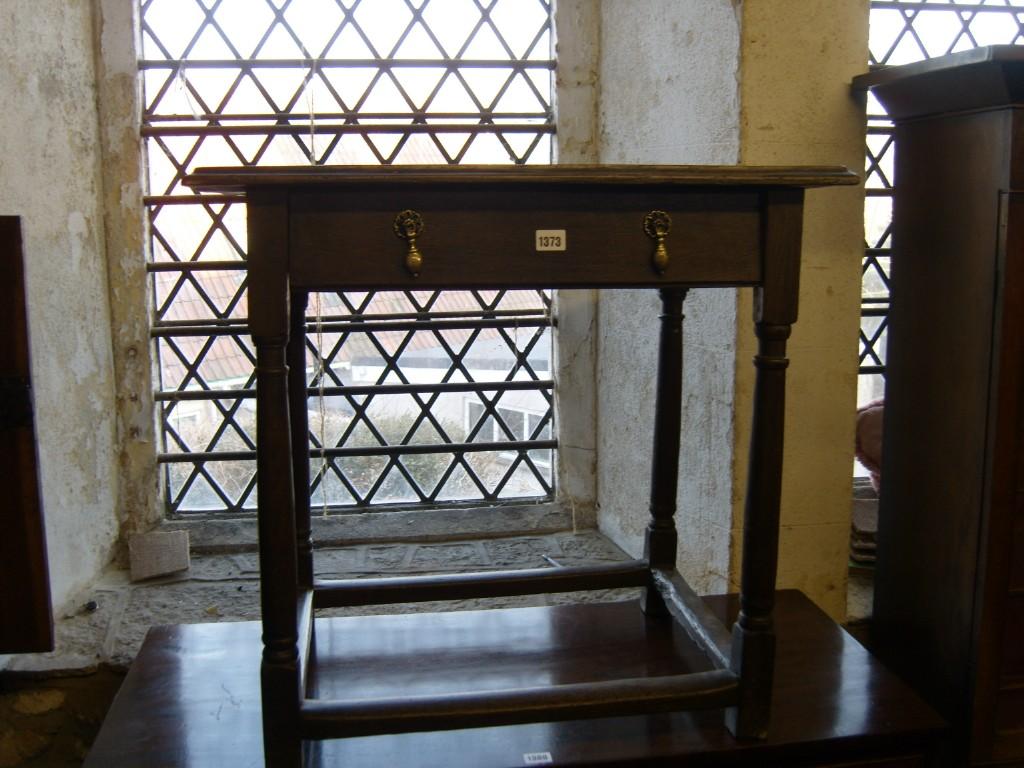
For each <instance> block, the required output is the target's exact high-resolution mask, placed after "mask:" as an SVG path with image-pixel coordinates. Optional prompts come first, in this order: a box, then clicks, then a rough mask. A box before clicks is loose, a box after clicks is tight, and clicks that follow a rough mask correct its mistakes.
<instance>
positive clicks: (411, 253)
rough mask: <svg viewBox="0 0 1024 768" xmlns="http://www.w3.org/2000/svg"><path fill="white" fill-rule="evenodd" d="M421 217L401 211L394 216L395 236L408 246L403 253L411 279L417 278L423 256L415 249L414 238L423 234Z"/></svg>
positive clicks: (410, 212) (413, 212) (414, 212)
mask: <svg viewBox="0 0 1024 768" xmlns="http://www.w3.org/2000/svg"><path fill="white" fill-rule="evenodd" d="M424 226H425V225H424V224H423V217H422V216H420V215H419V214H418V213H416V211H410V210H407V211H402V212H401V213H400V214H398V215H397V216H395V224H394V229H395V235H397V236H398V237H400V238H402V239H403V240H405V241H406V242H407V243H408V244H409V249H408V250H407V251H406V253H405V268H406V269H408V270H409V272H410V273H411V274H412V276H413V277H419V275H420V268H421V267H422V266H423V254H422V253H420V249H419V248H417V247H416V238H417V237H419V236H420V234H421V233H422V232H423V227H424Z"/></svg>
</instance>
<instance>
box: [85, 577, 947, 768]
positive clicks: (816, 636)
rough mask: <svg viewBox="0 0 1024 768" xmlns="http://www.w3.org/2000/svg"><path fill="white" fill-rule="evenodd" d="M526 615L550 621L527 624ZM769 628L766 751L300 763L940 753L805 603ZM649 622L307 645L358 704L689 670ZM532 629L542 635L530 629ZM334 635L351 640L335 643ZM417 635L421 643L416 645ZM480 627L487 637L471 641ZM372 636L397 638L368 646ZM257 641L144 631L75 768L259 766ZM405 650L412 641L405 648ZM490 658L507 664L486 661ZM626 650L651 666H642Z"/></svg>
mask: <svg viewBox="0 0 1024 768" xmlns="http://www.w3.org/2000/svg"><path fill="white" fill-rule="evenodd" d="M707 601H708V603H709V605H710V606H711V607H712V609H713V610H714V611H715V613H716V614H717V615H718V616H719V617H720V618H722V619H723V620H729V617H730V616H733V617H734V616H735V612H736V601H735V600H726V599H723V598H720V597H719V598H707ZM595 611H597V612H600V613H602V614H607V615H606V616H605V617H604V618H605V619H606V620H604V621H602V622H600V625H601V626H602V627H604V629H603V630H602V633H601V634H600V635H598V636H594V637H585V636H583V635H582V633H581V631H580V628H581V627H583V626H585V625H589V624H590V623H591V622H590V621H588V620H587V619H588V618H590V617H592V614H593V612H595ZM538 612H545V613H546V614H547V615H549V616H550V619H551V620H550V621H549V622H545V623H538V622H537V621H535V620H533V619H532V618H530V616H534V615H536V614H537V613H538ZM502 616H505V617H506V618H505V619H504V620H503V619H502ZM776 616H777V620H778V627H779V645H778V650H779V653H778V657H777V664H776V692H775V695H774V703H773V712H774V713H775V714H774V715H773V728H772V730H771V731H770V734H769V737H768V739H767V740H766V741H764V742H747V743H737V742H736V741H735V740H734V739H733V738H732V737H731V736H730V735H729V734H728V732H726V731H725V729H723V728H722V713H721V711H709V712H694V713H673V714H661V715H654V716H647V717H641V716H634V717H620V718H605V719H598V720H585V721H569V722H563V723H535V724H531V725H519V726H505V727H494V728H478V729H466V730H460V731H448V732H443V733H412V734H402V735H398V736H373V737H364V738H353V739H340V740H334V741H328V742H322V743H318V744H315V745H311V749H310V752H311V755H310V761H309V764H310V765H311V766H336V765H352V766H378V765H380V766H406V767H408V768H440V767H441V766H443V767H444V768H488V767H489V766H509V765H521V764H523V755H524V754H526V753H539V752H550V753H551V754H552V764H554V765H568V764H571V765H592V764H597V763H600V764H601V765H608V766H613V765H615V766H635V765H644V764H658V765H675V764H677V763H681V762H683V761H685V764H686V765H688V766H710V765H714V766H723V765H746V766H765V765H773V766H785V765H798V766H809V765H833V764H835V765H851V766H852V765H876V764H878V765H882V766H884V765H890V764H891V765H893V766H901V765H903V764H904V762H903V761H904V760H907V761H910V762H907V763H906V764H907V765H915V764H916V763H915V762H913V760H914V758H913V757H912V756H914V755H918V756H920V755H923V754H926V753H927V752H928V750H929V749H930V748H931V747H932V746H933V745H935V744H937V743H938V741H939V739H940V738H941V737H942V736H943V734H944V726H943V724H942V722H941V721H940V720H939V719H938V717H937V716H936V715H935V714H934V713H933V712H932V711H931V710H930V709H928V707H927V706H925V705H924V704H923V703H922V702H921V700H920V699H919V698H918V697H917V696H916V695H915V694H914V693H913V692H912V691H911V690H910V689H909V688H908V687H907V686H905V685H904V684H903V683H901V682H900V681H899V680H898V679H897V678H896V677H895V676H894V675H892V674H891V673H889V672H888V671H887V670H886V669H885V668H884V667H882V666H881V665H880V664H879V663H878V662H877V661H876V660H875V659H874V658H873V657H872V656H871V655H870V654H868V652H867V651H866V650H864V648H863V646H861V645H860V644H859V643H858V642H856V641H855V640H853V639H852V638H851V637H850V636H849V635H847V634H846V633H845V632H843V631H842V630H841V629H840V628H839V627H838V626H837V625H836V624H835V623H833V622H832V621H831V620H830V619H829V618H828V617H827V616H825V615H824V614H823V613H822V612H821V611H820V610H819V609H818V608H817V607H815V606H814V605H813V604H812V603H811V602H810V601H809V600H808V599H807V598H806V597H804V596H803V595H801V594H799V593H798V592H795V591H783V592H780V593H778V596H777V613H776ZM528 618H529V620H526V619H528ZM649 621H650V620H649V619H645V618H644V616H643V614H642V613H641V612H640V611H639V610H638V609H637V607H636V605H635V604H632V603H619V604H612V605H610V606H605V605H597V606H587V605H577V606H560V607H556V608H550V609H512V610H511V611H510V612H505V611H500V612H499V611H482V612H458V613H451V614H441V615H437V614H434V615H428V614H420V615H418V616H376V617H361V618H357V619H329V620H321V621H319V622H318V624H317V642H318V644H321V647H322V649H323V650H324V653H323V654H322V655H321V661H322V663H323V664H325V665H328V666H331V667H336V666H337V665H340V666H341V667H344V668H345V670H344V671H346V672H351V673H352V674H353V675H355V677H354V678H350V682H351V684H352V685H353V686H354V689H353V690H352V691H346V693H349V694H350V693H353V692H354V693H358V694H359V695H387V694H389V693H393V692H394V691H395V690H396V689H397V690H413V691H415V690H417V689H418V687H420V686H422V685H423V679H424V676H425V675H428V674H429V670H427V669H426V667H427V666H429V664H433V663H438V664H442V665H444V669H445V670H446V671H447V672H448V673H449V674H448V675H446V676H445V679H446V680H449V682H450V685H451V687H452V688H458V687H460V686H466V685H469V686H481V687H485V688H486V687H499V686H502V685H507V684H508V683H510V682H512V683H515V684H520V683H523V682H540V681H545V680H547V679H548V678H549V676H550V675H556V676H557V679H559V680H568V679H579V678H580V677H585V676H593V675H597V676H599V677H603V678H605V679H608V678H610V677H612V676H615V675H618V674H620V671H621V670H622V669H624V670H625V671H626V672H634V671H636V672H643V673H646V674H665V673H671V672H673V671H676V670H680V669H687V668H690V667H689V665H690V664H691V661H688V660H687V658H686V657H685V656H680V654H679V651H678V650H677V649H675V648H673V647H672V645H671V644H667V643H665V642H664V640H663V639H659V638H664V635H663V634H662V633H651V632H650V631H649V629H648V626H649ZM541 626H546V627H547V628H548V629H549V631H548V632H547V633H539V632H537V631H535V630H536V628H538V627H541ZM342 627H345V628H347V629H349V630H352V629H354V630H355V631H354V632H352V631H349V632H347V633H345V634H344V635H342V634H341V633H340V631H339V632H336V631H334V630H335V629H338V630H340V629H341V628H342ZM427 627H433V630H432V631H431V632H423V631H422V630H423V629H424V628H427ZM473 627H477V629H473ZM483 627H489V630H488V631H487V632H482V631H478V630H479V629H480V628H483ZM385 628H388V629H395V628H400V629H401V632H399V633H398V634H397V635H395V634H391V633H387V634H382V632H381V630H382V629H385ZM259 632H260V627H259V624H258V623H256V622H243V623H234V624H200V625H191V626H180V627H159V628H156V629H154V630H152V631H151V633H150V635H149V638H148V639H147V641H146V643H145V644H144V645H143V648H142V650H141V652H140V653H139V655H138V657H137V659H136V661H135V663H134V664H133V665H132V668H131V670H130V671H129V673H128V677H127V678H126V679H125V682H124V685H123V686H122V689H121V691H120V693H119V694H118V696H117V699H116V701H115V702H114V705H113V707H112V708H111V710H110V714H109V715H108V717H107V720H106V722H105V723H104V725H103V728H102V730H101V732H100V734H99V736H98V737H97V739H96V742H95V744H94V746H93V749H92V752H91V753H90V755H89V757H88V759H87V760H86V764H85V765H86V767H87V768H100V767H102V768H125V767H126V766H132V767H133V768H134V766H139V765H154V766H155V765H159V766H162V767H163V768H185V767H186V766H209V765H217V766H223V767H224V768H236V767H238V766H253V765H260V764H261V762H260V761H261V760H262V749H261V739H260V704H259V702H260V692H259V676H258V673H257V670H258V666H259V651H260V643H259ZM410 636H412V637H414V640H415V641H414V642H411V643H410V642H406V641H407V640H408V639H409V638H410ZM385 637H392V638H393V642H383V638H385ZM453 642H454V643H455V644H456V645H457V646H459V648H458V650H460V651H462V652H464V653H468V662H467V663H466V664H465V665H462V664H460V662H459V660H458V658H457V657H456V656H454V655H453V654H452V653H450V652H448V651H445V650H444V649H445V648H446V647H448V646H450V645H451V644H452V643H453ZM558 644H568V646H569V647H572V648H574V649H575V651H576V652H575V653H574V654H569V655H568V656H567V657H566V658H569V659H575V662H574V663H573V664H572V665H570V666H568V667H561V668H557V669H556V668H552V667H550V666H549V664H550V660H551V657H550V655H549V651H550V649H551V648H552V647H553V646H556V645H558ZM498 645H501V646H504V647H505V649H506V650H505V651H504V652H503V653H501V654H500V655H493V654H490V655H489V654H488V652H487V651H488V648H490V647H495V646H498ZM415 646H420V647H422V648H423V649H424V655H423V656H418V655H417V654H416V652H415ZM637 648H642V649H643V650H644V651H645V652H647V653H648V654H649V655H648V657H647V658H648V659H649V660H650V666H645V664H644V663H643V662H641V660H640V654H639V653H636V652H635V649H637ZM349 654H354V655H355V656H356V657H357V658H358V661H359V662H361V663H359V664H356V663H353V662H352V659H350V658H348V657H349ZM336 671H341V670H339V669H337V668H335V669H332V673H333V672H336ZM429 676H431V677H433V675H429ZM324 678H325V679H326V678H330V679H336V678H335V676H334V674H331V675H325V676H324ZM325 684H327V683H325ZM896 758H899V759H898V760H897V759H896ZM886 759H889V760H892V762H891V763H889V762H886V761H885V760H886ZM877 761H882V762H880V763H878V762H877Z"/></svg>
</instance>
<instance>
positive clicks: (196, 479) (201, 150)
mask: <svg viewBox="0 0 1024 768" xmlns="http://www.w3.org/2000/svg"><path fill="white" fill-rule="evenodd" d="M140 9H141V14H140V16H141V26H142V29H141V32H142V56H143V58H142V59H141V61H140V63H139V68H140V72H141V77H142V85H143V90H144V104H145V107H144V109H145V112H144V115H143V128H142V132H143V136H144V140H145V145H146V150H147V162H148V172H149V190H148V191H149V195H148V197H147V205H148V206H149V223H150V229H151V237H152V240H151V244H152V248H151V251H152V261H151V263H150V264H149V271H150V274H151V279H152V281H153V297H154V303H153V310H152V311H153V317H152V329H153V330H152V335H153V337H154V339H155V344H156V355H157V359H158V370H157V372H156V375H157V378H158V385H157V394H156V399H157V401H158V403H159V408H160V423H161V425H162V449H161V452H160V454H159V460H160V462H161V463H162V464H163V466H164V469H165V473H164V479H165V486H166V505H167V510H168V512H169V513H170V514H188V513H197V512H202V513H211V512H216V513H222V514H223V513H244V512H249V511H252V510H253V509H255V504H256V490H255V488H256V485H255V471H256V467H255V460H254V457H255V418H254V412H253V408H254V403H255V398H254V391H253V386H254V374H253V365H254V352H253V348H252V345H251V342H250V339H249V336H248V329H247V326H246V291H245V274H246V273H245V248H246V240H245V237H246V233H245V206H244V204H242V203H241V202H240V201H239V199H238V198H237V197H232V196H203V197H198V196H196V195H193V194H192V193H191V192H190V191H189V190H188V189H186V188H183V187H182V185H181V178H182V176H183V175H185V174H186V173H188V172H190V171H191V170H192V169H193V168H196V167H199V166H204V165H233V164H237V165H239V166H250V165H259V164H301V163H315V164H321V165H323V164H350V163H363V164H366V163H371V164H372V163H382V164H389V163H450V164H452V163H493V162H503V163H532V162H550V154H551V135H552V134H553V133H554V119H553V114H552V100H551V91H552V73H553V70H554V60H553V54H552V40H551V26H552V22H551V0H140ZM551 325H552V323H551V297H550V294H549V293H548V292H544V291H500V292H495V291H490V292H488V291H450V292H434V291H422V292H418V291H405V292H377V293H342V294H319V295H316V296H313V297H311V298H310V315H309V316H308V323H307V342H308V343H307V346H308V350H307V374H308V375H307V380H308V385H309V395H310V401H309V403H310V405H309V413H310V444H311V457H312V465H311V476H312V487H311V491H312V498H313V503H314V504H315V505H317V506H318V507H320V508H323V509H328V508H337V509H366V508H370V507H374V508H376V507H380V506H384V505H389V504H401V505H403V506H404V507H407V508H408V507H415V506H417V505H418V506H420V507H424V508H426V507H431V506H435V505H440V504H445V505H450V504H463V503H465V504H480V503H487V504H490V503H495V502H499V501H503V500H512V499H522V498H530V499H534V500H536V499H549V498H551V497H552V496H553V492H554V487H553V486H554V480H553V463H554V452H555V448H556V443H555V440H554V439H553V434H554V423H553V419H554V415H553V397H554V393H553V382H552V374H551V371H552V368H551V362H552V361H551V349H552V345H551ZM470 413H472V414H474V418H473V419H468V418H467V414H470Z"/></svg>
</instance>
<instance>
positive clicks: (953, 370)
mask: <svg viewBox="0 0 1024 768" xmlns="http://www.w3.org/2000/svg"><path fill="white" fill-rule="evenodd" d="M858 82H859V83H860V84H861V85H864V86H868V87H871V88H872V90H873V91H874V92H875V95H876V96H877V97H878V98H879V99H880V101H881V102H882V103H883V104H884V105H885V106H886V108H887V109H888V110H889V112H890V114H891V115H893V116H894V118H895V120H896V146H897V151H896V166H895V181H894V183H895V190H896V191H895V199H894V216H893V219H894V231H893V258H892V270H891V286H892V310H891V315H890V326H889V337H888V354H887V357H888V363H887V366H888V371H887V376H886V404H885V438H884V441H885V442H884V446H883V457H884V459H883V468H882V477H883V480H882V489H881V499H880V510H879V531H878V552H877V555H878V562H877V566H876V576H875V606H874V618H873V624H872V628H873V642H874V643H875V645H876V647H877V649H878V652H879V653H880V655H882V656H883V658H884V659H885V660H886V661H887V662H888V663H891V665H892V666H893V668H894V669H896V670H897V671H898V672H899V673H900V674H902V675H904V676H905V677H906V679H908V680H909V681H911V682H912V683H913V684H914V685H915V686H918V687H919V690H921V692H922V693H924V694H925V695H926V696H927V697H928V698H929V699H930V701H931V702H932V703H933V704H934V705H935V706H936V707H937V708H938V709H939V710H940V711H941V712H942V713H943V714H945V715H946V716H947V717H948V718H949V719H950V720H951V721H952V722H954V723H955V724H956V725H957V729H956V734H957V740H956V745H955V749H956V755H957V759H958V760H959V761H961V762H968V761H969V762H972V763H975V764H983V765H989V764H1006V765H1019V764H1021V762H1022V761H1024V696H1022V695H1021V691H1022V690H1024V654H1022V651H1021V649H1022V648H1024V622H1022V621H1021V617H1022V616H1024V589H1021V586H1022V584H1021V581H1020V580H1019V577H1018V580H1017V581H1016V582H1015V581H1014V577H1013V574H1014V573H1018V574H1019V573H1021V572H1022V571H1024V534H1022V533H1021V530H1022V528H1024V117H1022V115H1024V113H1022V110H1021V107H1022V106H1024V51H1021V49H1019V48H1011V47H1009V46H998V47H994V48H989V49H982V50H979V51H976V52H970V53H969V54H956V55H953V56H949V57H943V58H942V59H937V60H934V61H932V62H928V63H927V64H926V65H913V66H908V67H906V68H904V67H897V68H893V69H891V70H888V71H885V72H878V73H873V74H871V75H867V76H865V77H864V78H860V79H858Z"/></svg>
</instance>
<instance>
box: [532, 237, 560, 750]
mask: <svg viewBox="0 0 1024 768" xmlns="http://www.w3.org/2000/svg"><path fill="white" fill-rule="evenodd" d="M536 232H537V250H538V251H564V250H565V230H564V229H538V230H536ZM545 754H546V753H545Z"/></svg>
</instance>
